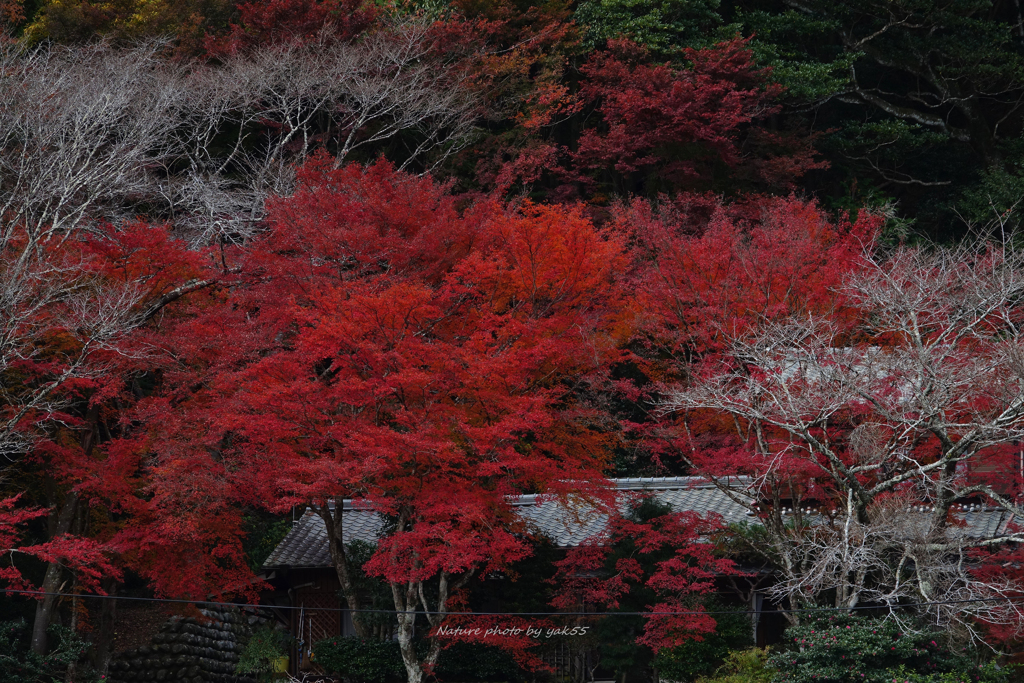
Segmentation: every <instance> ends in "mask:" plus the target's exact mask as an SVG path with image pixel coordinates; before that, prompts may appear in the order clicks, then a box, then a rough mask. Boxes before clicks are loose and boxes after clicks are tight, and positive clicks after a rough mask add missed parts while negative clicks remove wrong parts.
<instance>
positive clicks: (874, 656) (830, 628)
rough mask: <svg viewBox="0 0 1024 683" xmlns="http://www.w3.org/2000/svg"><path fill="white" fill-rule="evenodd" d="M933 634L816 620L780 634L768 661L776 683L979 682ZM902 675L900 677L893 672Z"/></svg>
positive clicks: (854, 620)
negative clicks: (780, 642)
mask: <svg viewBox="0 0 1024 683" xmlns="http://www.w3.org/2000/svg"><path fill="white" fill-rule="evenodd" d="M940 642H941V638H940V636H939V635H938V634H928V633H920V634H911V635H908V634H903V633H901V632H900V628H899V627H898V626H897V625H896V624H895V623H893V622H892V621H885V620H881V619H869V618H864V617H856V616H847V615H842V616H831V617H821V618H818V619H816V620H814V621H813V622H811V623H809V624H807V625H803V626H797V627H793V628H790V629H788V630H787V631H786V639H785V641H784V646H785V648H786V649H785V650H783V651H781V652H777V653H776V654H773V655H772V656H771V657H770V658H769V660H768V663H769V665H770V666H772V667H774V668H775V669H777V670H778V674H777V676H776V677H775V681H776V683H822V681H835V682H836V683H846V682H850V683H852V682H855V681H856V682H859V683H892V681H893V680H895V679H897V676H902V678H899V679H898V683H903V682H904V681H910V682H911V683H918V681H929V682H935V683H938V682H939V681H943V682H945V681H946V680H947V678H948V680H949V681H975V682H976V681H980V680H982V676H983V675H986V672H987V671H988V670H987V669H985V668H979V667H977V666H974V665H973V664H972V663H971V662H970V660H969V659H968V658H967V657H965V656H963V655H960V654H956V653H952V652H949V651H948V650H946V649H945V648H944V647H942V646H941V645H940ZM897 672H902V673H897Z"/></svg>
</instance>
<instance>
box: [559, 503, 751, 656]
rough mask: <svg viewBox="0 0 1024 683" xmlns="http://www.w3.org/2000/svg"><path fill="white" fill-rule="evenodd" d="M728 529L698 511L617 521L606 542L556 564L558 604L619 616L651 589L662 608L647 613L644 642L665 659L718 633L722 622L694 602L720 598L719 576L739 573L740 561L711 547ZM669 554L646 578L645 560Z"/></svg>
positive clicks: (594, 541)
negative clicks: (665, 653) (711, 537)
mask: <svg viewBox="0 0 1024 683" xmlns="http://www.w3.org/2000/svg"><path fill="white" fill-rule="evenodd" d="M721 528H722V525H721V523H720V521H719V520H717V519H714V518H709V519H702V518H701V517H700V516H698V515H697V514H695V513H693V512H678V513H669V514H665V515H660V516H658V517H655V518H653V519H651V520H649V521H646V522H640V521H635V520H632V519H629V518H626V517H623V516H621V515H613V516H612V517H611V519H610V520H609V524H608V528H607V530H606V531H605V533H604V534H603V535H602V536H601V537H599V538H595V539H591V540H590V541H589V542H588V543H587V544H586V545H582V546H580V547H578V548H573V549H571V550H570V551H569V552H568V553H567V555H566V557H565V559H564V560H561V561H559V562H556V563H555V564H556V566H557V567H558V572H557V573H556V574H555V576H554V578H553V579H551V583H553V584H555V585H556V586H558V590H557V593H556V596H555V598H554V599H553V600H552V602H551V604H552V605H553V606H554V607H556V608H558V609H565V610H572V609H578V608H579V607H580V605H581V604H582V605H598V606H601V607H604V608H607V609H615V608H618V607H619V605H620V600H621V599H623V598H624V597H625V596H626V595H628V594H629V593H630V591H632V590H633V588H634V586H639V585H644V586H647V587H648V588H651V589H653V590H654V592H655V593H656V594H657V596H658V599H659V602H657V603H655V604H652V605H647V606H646V611H648V612H651V614H650V615H649V616H648V618H647V621H646V623H645V625H644V632H643V634H642V635H641V636H640V637H639V638H637V642H638V643H640V644H642V645H647V646H648V647H650V648H651V649H652V650H654V651H655V652H658V651H659V650H661V649H662V648H669V647H675V646H676V645H679V644H680V643H682V642H684V641H686V640H691V639H692V640H702V639H703V636H704V635H705V634H708V633H713V632H714V630H715V620H714V619H713V618H712V617H711V615H709V614H706V613H704V612H703V608H702V607H701V606H700V604H699V601H696V600H694V598H696V597H699V596H701V595H706V594H708V593H711V592H713V591H714V589H715V583H714V580H715V577H717V576H722V575H724V574H730V573H733V572H734V571H735V567H734V563H733V562H732V560H728V559H724V558H720V557H716V556H715V546H714V544H713V543H708V542H707V541H708V539H707V536H708V534H711V533H714V532H716V531H718V530H720V529H721ZM627 541H628V543H629V547H630V548H631V550H632V552H631V553H630V554H628V555H624V556H619V557H617V558H616V559H614V563H613V564H610V562H611V558H612V556H613V554H614V553H615V549H616V547H617V546H620V545H621V544H623V543H624V542H627ZM666 552H668V553H669V556H668V557H663V558H662V559H659V560H657V561H655V562H654V565H653V570H646V571H645V568H644V563H643V559H644V558H645V556H650V555H653V554H656V553H658V554H661V555H664V554H665V553H666ZM648 564H649V563H648Z"/></svg>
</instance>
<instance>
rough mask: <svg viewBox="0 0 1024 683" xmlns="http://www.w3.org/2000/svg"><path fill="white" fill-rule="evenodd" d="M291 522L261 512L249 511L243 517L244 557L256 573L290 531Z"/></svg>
mask: <svg viewBox="0 0 1024 683" xmlns="http://www.w3.org/2000/svg"><path fill="white" fill-rule="evenodd" d="M291 528H292V524H291V520H289V519H288V518H287V517H280V516H278V515H272V514H270V513H269V512H265V511H262V510H254V511H250V512H249V513H248V514H246V516H245V545H244V549H245V557H246V560H247V561H248V563H249V567H250V568H251V569H252V570H253V571H258V570H259V569H260V568H261V567H262V566H263V563H264V562H266V560H267V558H268V557H270V553H272V552H274V548H276V547H277V544H278V543H280V542H281V541H282V540H284V537H285V536H287V535H288V531H289V530H291Z"/></svg>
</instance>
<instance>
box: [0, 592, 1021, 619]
mask: <svg viewBox="0 0 1024 683" xmlns="http://www.w3.org/2000/svg"><path fill="white" fill-rule="evenodd" d="M0 590H2V591H3V592H4V593H7V594H12V593H13V594H17V595H37V596H47V595H48V596H55V597H66V598H93V599H100V600H134V601H139V602H162V603H175V604H188V605H221V606H225V607H252V608H258V609H268V608H271V609H282V610H301V609H306V608H305V607H303V606H295V605H261V604H258V603H241V602H216V601H211V600H184V599H174V598H139V597H132V596H121V595H100V594H98V593H60V592H49V591H29V590H20V589H14V588H5V589H0ZM1019 600H1024V595H1018V596H1013V597H1011V596H1003V597H998V598H971V599H968V600H931V601H928V602H907V603H899V604H895V605H856V606H854V607H798V608H793V609H773V610H752V609H747V610H738V609H737V610H693V611H679V612H439V611H438V612H435V611H428V610H408V611H406V612H403V611H402V610H396V609H358V610H353V609H348V608H345V607H317V608H315V611H317V612H352V613H358V614H364V613H365V614H424V615H427V614H429V615H438V614H442V615H447V616H475V617H573V616H580V617H608V616H620V617H625V616H632V617H647V616H673V615H674V616H692V615H698V614H709V615H715V614H766V613H772V614H805V613H810V612H853V611H857V610H879V609H889V610H890V611H891V610H894V609H905V608H908V607H932V606H937V605H964V604H968V603H982V602H1010V603H1012V602H1017V601H1019ZM310 609H313V608H310Z"/></svg>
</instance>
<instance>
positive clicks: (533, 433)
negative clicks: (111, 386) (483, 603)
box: [137, 157, 624, 680]
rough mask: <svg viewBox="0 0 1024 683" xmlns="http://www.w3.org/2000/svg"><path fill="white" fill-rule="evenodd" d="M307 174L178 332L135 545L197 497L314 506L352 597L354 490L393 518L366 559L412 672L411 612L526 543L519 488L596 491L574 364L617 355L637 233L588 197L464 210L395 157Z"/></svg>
mask: <svg viewBox="0 0 1024 683" xmlns="http://www.w3.org/2000/svg"><path fill="white" fill-rule="evenodd" d="M298 179H299V187H298V189H297V191H296V192H295V193H294V194H293V195H292V196H290V197H287V198H282V199H278V200H276V201H275V202H273V203H272V204H271V205H270V207H269V210H270V220H269V229H268V231H267V232H266V234H264V235H263V236H262V237H261V238H260V239H258V240H257V241H256V242H254V243H253V244H252V245H251V246H250V247H249V248H247V249H246V250H245V252H244V253H239V254H238V259H239V266H238V267H239V270H240V273H239V275H238V277H237V279H236V280H235V282H234V283H233V285H232V286H231V288H230V289H224V290H221V291H219V292H212V293H211V295H210V297H209V298H208V299H207V300H206V301H205V302H203V303H199V302H197V303H196V309H195V315H194V316H192V317H191V318H189V319H187V320H183V321H182V322H181V324H180V325H178V326H176V327H175V329H173V330H169V331H168V334H169V335H170V336H169V337H168V338H169V339H173V344H174V348H175V350H176V357H177V358H178V359H179V364H178V365H177V367H173V368H171V367H168V368H167V369H166V370H165V374H164V379H165V381H166V383H167V390H166V391H165V392H164V393H163V394H162V395H161V396H160V397H158V398H154V399H151V400H149V401H147V402H146V405H145V406H144V407H143V410H142V411H141V413H140V416H141V417H142V419H144V420H145V421H146V422H147V423H148V426H149V429H150V431H149V436H148V437H146V438H147V439H148V441H147V442H146V443H147V445H146V446H145V447H146V448H151V449H153V451H154V452H153V454H152V456H151V457H152V458H153V459H154V465H155V468H154V475H155V479H154V492H156V494H157V495H156V497H155V498H154V499H152V500H151V501H149V502H148V503H147V505H148V509H149V510H151V511H152V514H153V521H152V523H151V524H149V525H144V526H141V527H139V528H138V530H137V533H138V534H140V535H139V536H138V540H139V542H140V543H141V542H142V539H143V538H152V539H154V543H157V544H159V543H163V542H165V540H164V539H166V537H167V534H166V525H167V524H168V523H170V520H175V523H178V524H180V523H181V520H182V519H183V518H184V519H186V520H188V519H191V518H192V511H193V510H197V511H198V510H199V509H201V510H203V511H204V513H205V514H210V512H211V511H212V512H217V511H219V510H223V511H224V513H225V515H229V514H230V510H231V509H232V505H233V504H239V503H245V504H249V505H260V506H265V507H270V508H272V509H274V510H286V509H288V508H290V507H291V506H293V505H303V506H306V505H309V506H311V507H312V508H313V509H314V510H315V511H317V512H318V513H319V514H320V516H321V517H322V519H323V521H324V523H325V525H326V528H327V531H328V538H329V541H330V550H331V556H332V558H333V560H334V563H335V567H336V569H337V572H338V577H339V580H340V582H341V585H342V590H343V592H344V593H345V596H346V599H347V600H348V602H349V606H350V607H352V608H353V609H355V610H358V609H359V607H360V596H359V595H358V594H357V592H356V591H354V590H353V588H352V580H351V573H350V572H351V568H350V567H349V565H348V558H347V556H346V548H345V545H344V543H343V542H342V541H343V537H342V526H343V524H344V519H343V517H342V510H341V506H340V505H338V506H335V505H334V504H333V503H334V501H336V500H340V499H341V498H353V499H359V500H361V501H363V502H364V503H365V504H367V505H369V506H371V507H372V508H373V509H375V510H377V511H378V512H380V513H382V514H384V515H386V516H387V518H388V519H391V520H393V522H394V524H393V529H392V530H391V531H390V532H389V533H388V534H387V535H386V536H385V537H384V538H383V539H381V541H380V543H379V544H378V548H377V552H376V554H375V556H374V557H373V559H372V560H371V562H370V564H369V565H368V566H367V567H366V569H367V571H369V572H370V573H371V574H374V575H377V576H379V577H381V578H383V579H384V580H385V581H387V582H388V583H389V584H390V585H391V588H392V592H393V595H394V601H395V607H396V610H398V617H399V632H398V633H399V642H400V644H401V645H402V651H403V657H404V658H405V663H406V668H407V671H408V674H409V677H410V680H419V679H420V678H421V677H422V676H423V675H424V667H426V668H428V669H429V667H430V666H431V665H432V664H433V662H434V661H435V660H436V657H437V653H438V651H439V648H440V645H441V643H440V641H438V640H436V639H435V642H434V646H433V648H432V649H431V651H430V652H429V653H428V654H427V655H426V658H425V659H424V660H422V661H420V660H418V659H417V656H416V653H415V651H414V649H413V647H412V623H413V619H414V616H415V615H414V611H415V610H417V609H427V611H429V612H432V613H434V614H431V615H430V617H429V620H430V622H431V625H432V626H436V625H438V624H439V623H440V622H441V620H442V619H443V618H444V613H445V612H446V611H447V610H448V609H449V601H450V600H451V598H452V596H453V594H455V593H457V592H458V591H459V590H460V589H461V588H462V587H463V586H465V585H466V584H467V582H468V581H470V580H472V579H473V578H474V577H482V576H484V575H486V574H487V573H489V572H491V571H493V570H496V569H498V568H500V567H502V566H505V565H506V564H508V563H510V562H514V561H516V560H518V559H521V558H522V557H524V556H526V555H527V554H529V552H530V549H529V544H528V542H527V540H526V538H525V537H524V536H523V535H522V534H523V532H524V531H525V527H524V525H523V522H522V521H521V520H519V519H518V518H517V516H516V514H515V509H514V506H513V499H512V497H513V496H515V495H516V494H518V493H523V492H530V493H547V494H550V495H562V494H568V493H569V492H579V491H580V490H584V491H587V490H588V489H590V493H594V490H595V489H596V488H597V485H596V482H597V481H598V480H600V477H601V468H602V465H603V462H604V451H603V448H602V439H603V436H602V435H601V434H600V433H597V432H595V431H594V430H592V429H590V428H589V425H588V422H587V418H588V416H589V412H588V411H587V409H586V408H585V406H582V405H579V404H578V402H577V401H576V400H575V399H574V397H573V395H572V394H571V392H570V391H569V389H570V386H569V385H568V384H566V380H567V379H568V378H571V377H577V376H582V375H586V374H587V373H591V372H595V371H597V370H599V369H600V368H601V367H602V366H603V364H604V362H605V359H606V358H607V357H608V356H609V355H611V354H614V353H615V349H614V343H613V340H611V339H610V337H608V335H606V334H604V333H602V331H601V327H602V323H603V321H604V320H605V319H606V318H607V316H608V315H609V314H610V313H611V312H612V311H614V310H615V309H616V308H617V306H618V301H617V298H616V297H617V296H618V294H617V292H618V290H617V288H616V287H615V286H614V283H615V278H616V275H617V273H618V271H620V270H621V268H622V267H623V265H624V257H623V248H622V245H621V243H620V242H619V240H618V239H617V238H616V237H614V236H613V235H611V234H604V233H601V232H600V231H598V230H597V229H595V228H594V226H593V225H592V224H591V223H590V222H589V221H588V220H587V219H586V218H584V217H583V215H582V214H581V213H580V212H579V211H578V210H575V209H570V208H554V207H540V206H532V205H529V204H526V205H522V206H520V207H508V208H506V207H502V206H500V205H497V204H492V203H489V202H481V203H479V204H477V205H474V206H471V207H469V208H467V209H465V210H463V211H459V210H457V207H456V204H455V200H454V199H453V198H452V197H451V196H450V195H449V194H448V193H447V191H446V188H445V187H444V186H441V185H438V184H436V183H434V182H433V181H431V180H430V179H429V178H417V177H414V176H411V175H408V174H405V173H401V172H398V171H396V170H395V169H394V168H393V167H392V166H390V165H389V164H388V163H387V162H383V161H382V162H378V163H376V164H374V165H371V166H368V167H366V168H363V167H360V166H356V165H349V166H345V167H343V168H341V169H334V168H333V164H332V163H331V161H330V160H329V159H327V158H326V157H317V158H316V159H315V160H313V161H312V162H311V163H309V164H307V165H306V166H305V167H303V168H302V169H300V171H299V177H298ZM193 491H195V492H196V493H195V495H197V496H198V495H203V496H205V499H206V500H207V501H208V502H206V503H204V505H203V507H202V508H193V507H192V506H193V502H192V499H191V496H192V493H191V492H193ZM200 492H201V493H200ZM595 495H597V494H596V493H595ZM209 501H218V502H217V503H216V504H212V503H210V502H209ZM215 519H216V518H215ZM223 525H229V523H228V522H227V521H226V518H225V521H224V522H223ZM225 528H227V526H225ZM157 539H159V540H157ZM151 555H152V557H153V558H154V561H156V558H157V557H158V555H156V554H151ZM159 556H160V557H163V558H165V559H164V560H162V561H173V559H170V558H168V556H167V555H166V554H165V553H161V554H160V555H159ZM148 573H149V575H150V576H152V577H153V579H154V580H156V581H157V582H158V585H159V586H161V587H162V588H163V589H164V590H172V589H175V588H181V587H182V586H180V585H179V586H174V585H172V584H171V583H169V579H167V578H160V577H159V572H157V571H156V570H155V568H154V570H153V571H151V572H148ZM193 580H194V577H193ZM427 581H433V582H434V584H435V589H436V590H437V591H438V593H437V595H438V598H437V600H436V601H434V600H431V601H428V602H429V603H430V604H422V603H423V601H424V600H425V598H423V595H424V594H423V593H422V591H421V590H420V586H421V585H422V584H423V583H425V582H427ZM456 599H457V596H456ZM356 625H357V629H359V628H360V625H359V620H358V617H357V619H356Z"/></svg>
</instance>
